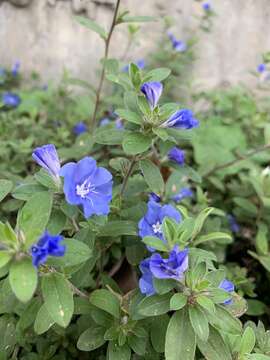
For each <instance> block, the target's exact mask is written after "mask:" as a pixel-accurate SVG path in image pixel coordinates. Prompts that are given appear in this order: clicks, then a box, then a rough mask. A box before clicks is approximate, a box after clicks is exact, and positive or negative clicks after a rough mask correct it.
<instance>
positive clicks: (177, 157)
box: [168, 146, 185, 166]
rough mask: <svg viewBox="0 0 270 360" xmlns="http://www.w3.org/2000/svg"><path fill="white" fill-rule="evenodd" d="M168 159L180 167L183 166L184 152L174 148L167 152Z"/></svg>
mask: <svg viewBox="0 0 270 360" xmlns="http://www.w3.org/2000/svg"><path fill="white" fill-rule="evenodd" d="M168 158H169V159H170V160H171V161H174V162H176V163H177V164H178V165H180V166H183V165H184V164H185V152H184V151H183V150H181V149H179V148H178V147H176V146H175V147H173V148H172V149H171V150H170V151H169V153H168Z"/></svg>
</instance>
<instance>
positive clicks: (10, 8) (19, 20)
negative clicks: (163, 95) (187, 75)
mask: <svg viewBox="0 0 270 360" xmlns="http://www.w3.org/2000/svg"><path fill="white" fill-rule="evenodd" d="M114 3H115V0H9V1H7V0H6V1H5V0H4V1H3V0H2V1H1V0H0V41H1V47H0V59H1V64H3V65H6V66H9V65H10V64H12V63H13V62H14V61H15V60H17V59H19V60H20V61H21V63H22V68H23V71H24V72H30V71H32V70H36V71H38V72H40V73H41V74H42V76H43V79H44V81H46V79H50V78H52V79H57V78H59V77H60V76H61V74H62V71H63V69H64V67H66V68H67V69H69V70H70V72H71V73H72V75H74V76H76V77H79V78H82V79H86V80H87V79H88V80H90V81H93V80H94V79H95V71H94V70H95V69H96V68H97V65H98V59H99V58H100V57H101V56H102V54H103V43H102V41H101V40H100V38H99V37H98V36H97V35H96V34H94V33H92V32H91V31H89V30H87V29H85V28H83V27H81V26H80V25H78V24H77V23H76V22H75V21H74V19H73V16H74V15H75V14H78V13H86V14H88V16H90V17H92V18H93V19H95V20H96V21H98V22H100V23H102V24H104V26H105V27H107V28H108V26H109V24H110V21H111V18H112V13H113V7H114ZM212 6H213V8H214V9H215V12H216V13H217V17H216V18H214V26H213V31H212V32H211V33H210V34H207V33H203V32H199V33H198V34H199V37H200V42H199V44H198V45H197V56H198V60H197V61H196V63H195V66H194V70H193V77H194V79H195V81H196V83H197V84H200V85H203V86H207V87H208V86H210V87H212V86H215V85H217V84H220V83H224V82H229V83H233V84H235V83H239V82H243V83H249V84H251V85H252V81H253V79H252V76H250V74H249V70H252V69H255V68H256V65H257V63H258V62H260V61H261V57H260V54H261V53H262V52H264V51H267V50H269V49H270V38H269V36H268V26H269V22H270V2H269V0H212ZM121 7H122V9H129V10H130V11H131V13H132V15H171V16H173V17H174V18H175V20H176V22H175V23H176V25H175V26H174V28H173V31H174V32H175V34H178V35H179V37H180V38H183V39H185V36H186V34H187V33H188V31H189V29H193V30H194V29H196V28H197V25H198V19H197V18H196V17H200V16H201V15H202V9H201V3H199V2H197V1H195V0H144V1H141V0H122V5H121ZM125 29H126V25H120V26H119V29H118V30H116V31H115V34H114V39H113V40H114V41H113V44H112V49H111V54H112V56H116V57H119V56H121V55H122V54H123V51H124V49H125V46H126V43H127V36H126V31H123V30H125ZM161 31H162V26H161V23H154V24H153V23H151V24H145V25H143V29H142V31H141V37H140V41H139V43H138V44H137V45H136V46H135V47H133V49H132V51H131V54H130V59H137V58H142V57H143V56H145V55H147V53H148V52H151V50H152V49H153V48H154V47H155V45H156V40H157V39H158V37H159V36H160V32H161Z"/></svg>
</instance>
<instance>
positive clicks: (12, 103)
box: [2, 92, 21, 107]
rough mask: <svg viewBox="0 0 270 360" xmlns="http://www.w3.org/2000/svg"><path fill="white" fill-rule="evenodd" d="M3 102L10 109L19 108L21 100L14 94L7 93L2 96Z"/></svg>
mask: <svg viewBox="0 0 270 360" xmlns="http://www.w3.org/2000/svg"><path fill="white" fill-rule="evenodd" d="M2 101H3V103H4V105H6V106H8V107H17V106H18V105H20V103H21V98H20V97H19V95H17V94H14V93H12V92H5V93H4V94H3V96H2Z"/></svg>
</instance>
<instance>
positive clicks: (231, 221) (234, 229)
mask: <svg viewBox="0 0 270 360" xmlns="http://www.w3.org/2000/svg"><path fill="white" fill-rule="evenodd" d="M227 219H228V221H229V225H230V228H231V231H232V232H234V233H238V232H239V231H240V225H239V224H238V223H237V221H236V218H235V217H234V216H233V215H231V214H229V215H228V216H227Z"/></svg>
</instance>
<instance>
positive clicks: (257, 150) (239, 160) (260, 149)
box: [203, 144, 270, 177]
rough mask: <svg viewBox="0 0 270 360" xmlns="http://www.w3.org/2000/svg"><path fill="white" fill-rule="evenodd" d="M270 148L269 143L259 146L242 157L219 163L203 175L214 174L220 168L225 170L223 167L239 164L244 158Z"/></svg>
mask: <svg viewBox="0 0 270 360" xmlns="http://www.w3.org/2000/svg"><path fill="white" fill-rule="evenodd" d="M268 149H270V144H267V145H264V146H262V147H259V148H257V149H255V150H251V151H249V152H248V153H246V154H244V155H241V157H240V158H237V159H234V160H231V161H228V162H226V163H224V164H221V165H217V166H216V167H214V168H213V169H212V170H210V171H208V172H207V173H206V174H204V175H203V176H204V177H208V176H210V175H213V174H214V173H215V172H217V171H219V170H223V169H226V168H228V167H230V166H233V165H236V164H238V163H239V162H241V161H244V160H247V159H248V158H250V157H252V156H253V155H256V154H258V153H260V152H263V151H265V150H268Z"/></svg>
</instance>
